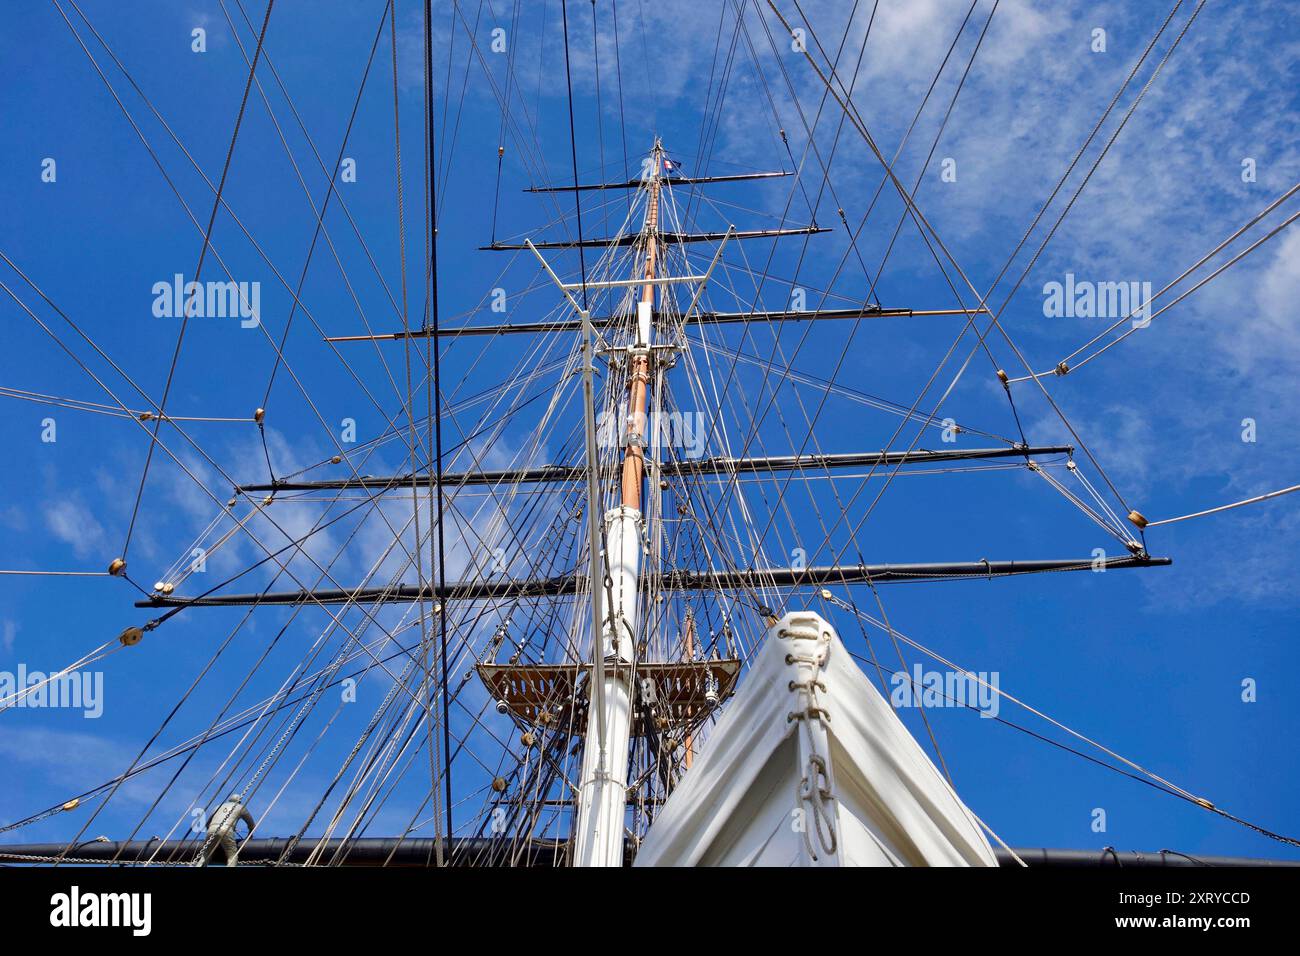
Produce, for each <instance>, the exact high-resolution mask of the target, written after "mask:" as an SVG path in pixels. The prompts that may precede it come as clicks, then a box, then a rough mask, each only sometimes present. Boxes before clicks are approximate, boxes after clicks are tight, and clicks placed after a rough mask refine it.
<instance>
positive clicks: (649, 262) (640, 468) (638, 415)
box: [622, 142, 663, 511]
mask: <svg viewBox="0 0 1300 956" xmlns="http://www.w3.org/2000/svg"><path fill="white" fill-rule="evenodd" d="M650 160H651V163H652V164H653V173H652V174H651V178H650V183H649V186H648V190H649V197H648V198H647V200H646V216H645V229H644V235H645V243H646V249H645V278H646V280H647V281H646V284H645V285H644V286H642V288H641V300H640V302H639V303H638V305H637V346H638V349H637V350H634V352H633V357H632V361H631V362H630V363H629V368H628V393H627V410H628V441H627V444H626V446H625V447H624V449H623V488H622V492H623V498H622V501H623V504H624V505H625V506H626V507H628V508H635V509H637V510H638V511H640V510H641V485H642V482H643V480H644V478H645V452H644V450H643V449H644V444H645V441H646V439H647V437H648V434H647V426H646V409H647V405H648V400H649V390H650V345H651V341H650V336H651V334H652V329H653V317H654V305H655V287H654V279H655V269H656V266H657V257H658V251H659V245H658V236H657V234H658V232H659V188H660V184H661V183H662V170H663V148H662V147H661V146H660V145H659V143H658V142H656V143H655V147H654V150H653V151H652V152H651V154H650Z"/></svg>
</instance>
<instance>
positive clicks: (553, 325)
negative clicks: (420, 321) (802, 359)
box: [325, 281, 989, 342]
mask: <svg viewBox="0 0 1300 956" xmlns="http://www.w3.org/2000/svg"><path fill="white" fill-rule="evenodd" d="M637 284H638V285H645V283H644V281H642V282H638V283H637ZM591 286H592V284H591V283H588V287H589V288H590V287H591ZM580 287H581V283H579V284H578V286H576V287H575V288H580ZM988 311H989V310H988V308H987V307H983V308H979V309H901V308H889V309H885V308H881V307H880V306H878V305H868V306H861V307H859V308H854V309H809V310H807V311H802V312H796V311H790V310H780V311H776V312H695V313H692V314H691V315H689V316H682V317H677V316H673V317H671V318H670V319H667V321H669V322H677V323H680V324H681V325H683V326H685V325H732V324H735V323H744V322H813V321H825V320H828V319H888V318H898V317H902V318H908V317H912V316H931V315H981V314H988ZM630 321H631V316H623V315H619V316H612V315H605V316H598V317H595V318H593V319H592V320H591V324H592V326H593V327H594V328H597V329H604V328H608V327H610V326H611V325H618V324H622V323H627V322H630ZM581 331H582V321H581V320H580V319H561V320H560V321H557V322H509V323H506V324H504V325H459V326H457V325H453V326H451V327H444V328H440V329H439V330H438V337H439V338H458V337H460V336H462V335H508V334H512V333H530V334H534V335H536V334H539V333H545V332H581ZM432 334H433V330H432V329H412V330H410V331H409V332H384V333H381V334H379V335H331V336H328V337H326V339H325V341H326V342H396V341H400V340H402V339H424V338H428V337H429V336H431V335H432Z"/></svg>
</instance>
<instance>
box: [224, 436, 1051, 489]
mask: <svg viewBox="0 0 1300 956" xmlns="http://www.w3.org/2000/svg"><path fill="white" fill-rule="evenodd" d="M1073 452H1074V447H1073V446H1072V445H1030V446H1024V445H1014V446H1010V447H1004V448H948V449H943V450H939V451H927V450H924V449H919V448H918V449H913V450H912V451H870V452H847V453H844V454H835V455H770V456H766V457H760V458H702V459H700V460H699V461H677V462H670V463H667V464H664V465H662V466H660V469H659V470H660V473H661V474H664V475H691V476H700V475H726V474H732V473H735V472H740V473H745V474H750V473H755V472H766V471H798V470H800V469H803V468H870V467H876V466H880V465H884V466H889V465H914V464H923V463H933V462H948V461H977V460H980V459H985V458H1024V457H1033V456H1035V455H1069V454H1073ZM586 477H587V469H586V467H585V466H583V465H542V466H540V467H537V468H516V469H504V470H499V471H468V472H459V473H452V474H444V475H443V476H442V481H443V486H444V487H446V486H448V485H450V486H452V487H466V486H469V485H499V484H522V483H529V484H536V483H543V482H551V481H585V480H586ZM429 478H430V476H429V475H427V474H421V473H415V474H412V473H410V472H408V473H407V474H404V475H378V476H372V475H363V476H361V477H360V478H338V479H334V480H324V481H280V482H274V483H270V484H254V485H238V486H237V487H236V488H235V491H236V492H254V491H258V492H264V491H343V490H346V489H350V488H364V489H369V490H371V491H379V492H382V491H393V490H398V491H404V490H408V489H410V487H411V485H412V484H418V485H420V486H422V487H423V486H426V485H428V483H429Z"/></svg>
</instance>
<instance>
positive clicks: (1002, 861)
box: [0, 836, 1300, 869]
mask: <svg viewBox="0 0 1300 956" xmlns="http://www.w3.org/2000/svg"><path fill="white" fill-rule="evenodd" d="M442 848H443V851H444V852H445V853H446V854H447V857H448V863H449V864H450V865H451V866H480V865H483V866H491V865H493V864H494V863H497V862H500V861H509V862H510V863H511V864H513V865H516V866H530V867H554V866H563V865H564V864H565V862H566V861H567V858H568V852H567V851H568V841H565V840H545V839H536V838H534V839H531V840H523V841H517V840H515V839H511V838H509V837H505V838H501V839H496V840H494V839H492V838H491V837H454V838H453V839H451V840H450V841H444V842H443V844H442ZM65 851H67V852H68V856H70V857H71V858H73V859H78V860H94V861H96V862H99V863H109V862H116V863H144V862H150V863H152V864H153V865H155V866H166V865H168V864H169V863H170V864H173V865H178V866H182V865H183V866H189V865H190V864H191V863H192V861H193V860H194V858H195V857H196V856H197V855H198V852H199V843H198V841H196V840H122V841H102V842H92V843H82V844H79V845H77V846H75V847H73V848H72V849H70V850H69V847H68V844H66V843H10V844H7V845H2V844H0V860H4V861H5V862H11V863H23V862H25V861H30V862H31V863H33V864H40V863H44V862H45V861H47V860H48V859H49V858H51V857H57V856H59V855H60V854H62V853H63V852H65ZM1012 853H1014V854H1015V856H1012ZM313 854H315V855H316V860H317V862H318V863H319V864H320V865H326V864H329V865H337V866H418V867H428V866H431V865H432V861H433V860H436V859H437V853H436V849H435V846H434V839H433V838H430V837H411V836H406V837H355V838H353V839H343V838H340V837H329V838H326V839H324V840H322V839H319V838H316V837H307V838H304V839H301V840H289V839H287V838H284V837H252V838H251V839H247V840H244V841H243V842H242V843H241V844H240V845H239V862H240V863H242V864H246V865H254V864H267V865H269V864H274V863H280V862H283V863H287V864H290V865H292V864H299V865H301V864H303V863H306V862H307V861H308V860H309V859H311V858H312V856H313ZM993 854H994V856H995V857H997V861H998V865H999V866H1006V867H1013V868H1019V867H1020V863H1019V862H1018V861H1017V859H1016V857H1019V858H1020V859H1021V860H1024V861H1025V863H1026V864H1028V865H1029V866H1031V867H1034V868H1038V867H1066V868H1077V867H1091V868H1096V867H1111V866H1122V867H1137V868H1144V869H1146V868H1162V869H1163V868H1173V869H1179V868H1183V867H1193V866H1228V867H1241V866H1251V867H1258V866H1266V867H1280V868H1295V867H1300V861H1296V860H1270V859H1261V858H1257V857H1241V856H1207V855H1205V854H1197V855H1196V857H1194V858H1193V857H1190V856H1187V855H1186V854H1183V853H1177V852H1175V851H1173V850H1149V851H1138V850H1120V851H1116V850H1111V849H1104V850H1098V849H1091V850H1055V849H1040V848H1038V847H1025V848H1017V849H1015V850H1013V851H1007V850H1004V849H1002V848H1001V847H998V848H996V849H995V850H994V851H993ZM281 858H283V859H281Z"/></svg>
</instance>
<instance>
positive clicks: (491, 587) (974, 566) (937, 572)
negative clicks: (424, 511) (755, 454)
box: [135, 555, 1173, 607]
mask: <svg viewBox="0 0 1300 956" xmlns="http://www.w3.org/2000/svg"><path fill="white" fill-rule="evenodd" d="M1172 563H1173V562H1172V561H1171V560H1170V559H1169V558H1153V557H1150V556H1149V555H1124V556H1122V557H1113V558H1105V559H1100V560H1099V559H1095V558H1091V557H1088V558H1065V559H1056V560H1046V561H962V562H958V563H955V564H859V565H843V566H825V567H815V568H766V569H763V570H734V571H690V570H680V569H679V570H674V571H669V572H667V573H665V574H664V575H663V576H662V579H661V581H660V582H658V583H659V584H660V586H661V587H662V588H663V589H664V590H667V591H737V590H742V589H743V590H759V589H762V588H773V587H817V588H822V587H830V586H834V585H838V584H865V583H867V582H871V583H873V584H888V583H892V582H897V581H947V580H959V579H970V578H1002V577H1010V576H1012V575H1016V574H1043V573H1048V572H1056V571H1084V570H1091V569H1098V570H1100V569H1102V568H1104V569H1105V570H1112V569H1120V568H1147V567H1160V566H1163V565H1168V564H1172ZM586 580H587V578H586V576H585V575H575V574H567V575H561V576H559V577H552V578H532V579H525V580H510V579H508V578H501V579H497V580H483V579H479V580H474V581H458V582H453V583H451V584H448V585H446V586H445V587H437V586H429V587H421V586H419V585H414V584H400V585H396V586H393V587H362V588H353V589H351V590H342V589H336V588H325V589H317V590H313V591H268V592H265V593H263V594H214V595H209V596H207V597H195V598H187V597H183V596H180V595H165V594H155V595H153V596H152V597H150V598H148V599H147V600H143V601H136V602H135V606H136V607H248V606H250V605H258V606H261V607H266V606H269V605H291V606H296V605H299V604H307V603H312V604H391V603H394V602H398V603H405V602H411V601H427V600H429V599H434V598H436V599H441V600H460V601H482V600H489V599H493V598H507V599H515V598H534V597H538V598H540V597H563V596H565V595H572V594H576V593H578V589H579V587H581V586H584V585H585V583H586Z"/></svg>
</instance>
